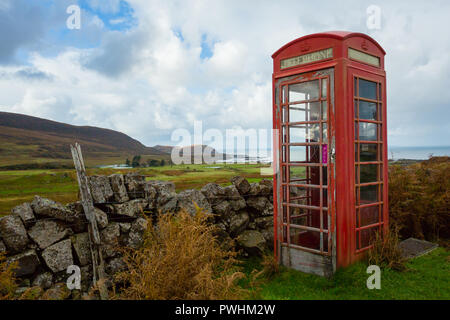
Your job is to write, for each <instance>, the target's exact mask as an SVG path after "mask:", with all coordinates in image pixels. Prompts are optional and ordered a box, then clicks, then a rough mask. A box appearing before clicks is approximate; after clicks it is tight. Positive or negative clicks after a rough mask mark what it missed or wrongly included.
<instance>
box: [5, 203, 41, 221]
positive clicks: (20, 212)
mask: <svg viewBox="0 0 450 320" xmlns="http://www.w3.org/2000/svg"><path fill="white" fill-rule="evenodd" d="M11 214H12V215H17V216H19V217H20V218H21V219H22V222H23V224H24V225H25V226H27V227H28V226H30V225H32V224H33V223H34V222H35V221H36V218H35V217H34V213H33V209H32V208H31V205H30V204H29V203H28V202H25V203H22V204H21V205H18V206H16V207H14V208H13V209H12V210H11Z"/></svg>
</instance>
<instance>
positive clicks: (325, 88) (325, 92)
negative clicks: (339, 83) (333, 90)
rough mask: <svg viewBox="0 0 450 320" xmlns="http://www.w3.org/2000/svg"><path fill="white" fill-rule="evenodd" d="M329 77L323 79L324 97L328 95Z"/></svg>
mask: <svg viewBox="0 0 450 320" xmlns="http://www.w3.org/2000/svg"><path fill="white" fill-rule="evenodd" d="M327 84H328V83H327V79H322V98H326V96H327Z"/></svg>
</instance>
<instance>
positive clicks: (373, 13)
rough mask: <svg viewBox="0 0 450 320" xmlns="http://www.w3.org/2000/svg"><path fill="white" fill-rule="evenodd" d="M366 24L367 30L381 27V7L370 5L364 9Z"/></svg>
mask: <svg viewBox="0 0 450 320" xmlns="http://www.w3.org/2000/svg"><path fill="white" fill-rule="evenodd" d="M366 14H367V19H366V26H367V29H369V30H380V29H381V8H380V7H379V6H377V5H374V4H372V5H370V6H368V7H367V9H366Z"/></svg>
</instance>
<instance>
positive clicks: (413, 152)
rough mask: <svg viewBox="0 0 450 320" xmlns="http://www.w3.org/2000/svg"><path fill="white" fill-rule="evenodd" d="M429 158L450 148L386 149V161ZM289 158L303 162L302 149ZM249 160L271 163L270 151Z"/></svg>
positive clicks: (239, 159)
mask: <svg viewBox="0 0 450 320" xmlns="http://www.w3.org/2000/svg"><path fill="white" fill-rule="evenodd" d="M238 154H245V152H241V153H239V152H238ZM431 156H434V157H437V156H449V157H450V146H431V147H430V146H418V147H401V146H389V147H388V159H389V160H400V159H409V160H427V159H429V158H430V157H431ZM291 157H292V158H294V159H296V160H298V161H304V160H305V159H304V157H305V154H304V149H302V148H297V149H296V148H295V147H293V149H291ZM246 160H247V161H248V159H245V157H243V156H237V159H229V160H226V161H223V162H227V163H233V162H237V163H244V162H246ZM251 160H253V162H255V160H256V161H258V162H261V163H270V162H272V152H271V151H270V150H268V151H266V152H263V153H262V154H261V156H259V157H258V156H257V157H252V158H251Z"/></svg>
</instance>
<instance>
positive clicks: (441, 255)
mask: <svg viewBox="0 0 450 320" xmlns="http://www.w3.org/2000/svg"><path fill="white" fill-rule="evenodd" d="M244 268H245V271H246V273H247V274H250V273H251V271H252V270H254V269H261V264H260V260H259V259H252V260H249V261H246V262H245V264H244ZM366 269H367V263H364V262H359V263H357V264H354V265H352V266H350V267H348V268H345V269H341V270H338V271H337V272H336V274H335V275H334V276H333V277H332V278H331V279H326V278H323V277H320V276H315V275H311V274H306V273H302V272H299V271H295V270H292V269H287V268H283V267H282V268H281V269H280V272H279V273H278V274H277V275H275V276H274V277H273V278H271V279H268V278H265V277H262V278H261V279H260V280H259V281H258V282H256V283H257V285H256V286H253V288H252V295H251V298H252V299H274V300H335V299H340V300H347V299H358V300H359V299H370V300H373V299H386V300H395V299H398V300H400V299H402V300H406V299H417V300H422V299H443V300H448V299H450V252H449V250H446V249H444V248H438V249H436V250H434V251H432V252H431V253H429V254H427V255H424V256H421V257H418V258H415V259H412V260H410V261H409V262H408V263H407V270H406V271H402V272H400V271H394V270H391V269H382V270H381V289H380V290H377V289H372V290H369V289H367V286H366V281H367V278H368V277H369V276H370V275H369V274H367V273H366ZM243 286H248V283H243Z"/></svg>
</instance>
